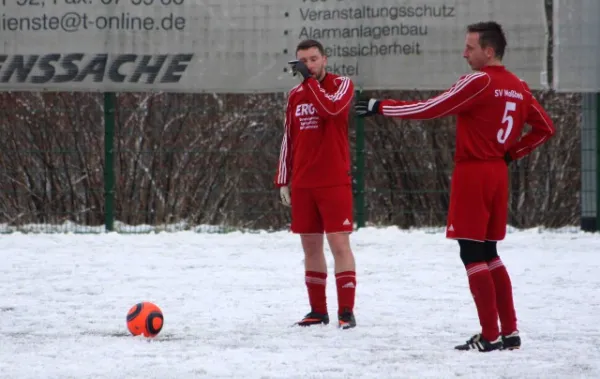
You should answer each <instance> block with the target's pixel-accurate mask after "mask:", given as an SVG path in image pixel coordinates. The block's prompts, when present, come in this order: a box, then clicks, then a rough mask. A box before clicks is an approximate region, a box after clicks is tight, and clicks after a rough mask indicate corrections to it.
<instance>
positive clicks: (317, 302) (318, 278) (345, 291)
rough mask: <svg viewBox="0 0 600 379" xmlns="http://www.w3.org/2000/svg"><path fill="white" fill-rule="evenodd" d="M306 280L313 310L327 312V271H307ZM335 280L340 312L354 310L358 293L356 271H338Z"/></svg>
mask: <svg viewBox="0 0 600 379" xmlns="http://www.w3.org/2000/svg"><path fill="white" fill-rule="evenodd" d="M305 282H306V289H307V290H308V301H309V303H310V307H311V309H312V311H314V312H317V313H323V314H325V313H327V297H326V291H325V288H326V284H327V273H324V272H316V271H306V274H305ZM335 282H336V287H337V297H338V314H340V313H341V312H343V311H344V310H345V309H348V310H349V311H350V312H352V311H353V309H354V298H355V293H356V273H355V272H354V271H344V272H338V273H337V274H335Z"/></svg>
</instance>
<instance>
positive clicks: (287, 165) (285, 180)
mask: <svg viewBox="0 0 600 379" xmlns="http://www.w3.org/2000/svg"><path fill="white" fill-rule="evenodd" d="M291 120H292V118H291V114H290V104H289V98H288V104H287V106H286V111H285V121H284V123H283V138H282V141H281V148H280V150H279V161H278V164H277V170H276V173H275V181H274V183H275V185H276V186H277V187H283V186H287V185H289V182H290V178H291V176H292V133H291Z"/></svg>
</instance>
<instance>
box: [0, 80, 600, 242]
mask: <svg viewBox="0 0 600 379" xmlns="http://www.w3.org/2000/svg"><path fill="white" fill-rule="evenodd" d="M434 94H435V92H416V91H415V92H377V91H374V92H370V93H364V94H363V95H364V96H368V95H374V96H378V97H399V98H400V97H401V98H413V99H417V98H425V97H429V96H432V95H434ZM536 96H538V98H539V99H540V101H541V103H542V104H543V105H544V106H545V107H546V109H547V110H548V112H549V113H550V115H551V116H552V118H553V119H554V121H555V123H556V126H557V134H556V135H555V137H554V138H553V139H552V140H551V141H550V142H549V143H548V144H547V145H545V146H543V147H542V148H540V149H538V150H537V151H536V152H535V153H533V154H532V155H531V156H529V157H527V158H525V159H523V160H522V161H519V162H515V163H513V164H512V165H511V199H510V220H509V223H510V225H512V226H514V227H517V228H528V227H552V228H555V227H565V226H568V227H579V224H580V223H581V224H582V225H583V224H585V225H584V226H585V228H586V229H596V228H597V225H599V224H598V223H596V218H597V214H598V213H597V212H596V210H595V209H594V208H595V207H596V206H597V202H596V199H597V196H598V192H599V191H598V190H597V187H596V186H595V183H596V178H597V176H598V169H597V167H598V166H597V161H598V153H597V152H598V149H596V146H597V145H596V139H597V136H598V135H599V133H598V129H599V128H600V125H598V121H597V116H595V115H597V113H598V103H597V102H598V96H596V95H593V96H591V95H585V96H583V95H581V94H576V93H560V94H557V93H554V92H552V91H543V92H536ZM590 96H591V97H590ZM592 99H593V101H592ZM284 106H285V95H284V94H281V93H273V94H253V95H242V94H228V95H227V94H225V95H217V94H165V93H121V94H113V93H108V94H101V93H36V92H22V93H18V92H8V93H2V94H0V112H1V113H0V116H1V117H0V127H1V130H2V136H3V138H2V140H0V141H1V142H0V172H2V179H1V185H0V230H1V231H2V232H4V233H8V232H12V231H26V232H86V233H92V232H104V231H106V230H109V231H110V230H115V231H119V232H128V233H130V232H136V233H139V232H149V231H159V230H182V229H190V230H203V231H214V232H225V231H230V230H240V229H243V230H256V229H260V230H282V229H285V228H287V226H288V224H289V220H290V219H289V216H290V215H289V210H288V209H287V208H285V207H283V206H281V204H279V202H278V194H277V191H276V189H275V187H274V185H273V177H274V173H275V167H276V165H277V159H278V156H279V146H280V142H281V137H282V131H283V129H282V125H283V118H282V117H283V107H284ZM586 112H587V113H586ZM582 115H584V117H582ZM594 117H596V118H594ZM350 121H351V133H350V142H351V147H352V158H353V162H354V165H353V176H354V191H355V214H356V218H355V221H356V227H357V228H359V227H362V226H365V225H381V226H383V225H397V226H399V227H402V228H410V227H441V226H443V225H444V224H445V215H446V210H447V207H448V188H449V181H450V174H451V170H452V164H453V163H452V154H453V151H454V124H453V122H454V119H452V118H447V119H441V120H430V121H401V120H392V119H383V118H378V117H375V118H369V119H367V120H366V121H362V120H360V121H357V120H355V119H354V118H352V119H351V120H350ZM592 142H593V143H592ZM586 180H587V181H586Z"/></svg>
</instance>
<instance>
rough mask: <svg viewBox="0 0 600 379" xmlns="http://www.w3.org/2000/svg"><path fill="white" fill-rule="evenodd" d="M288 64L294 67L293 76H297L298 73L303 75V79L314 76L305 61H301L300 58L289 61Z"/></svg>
mask: <svg viewBox="0 0 600 379" xmlns="http://www.w3.org/2000/svg"><path fill="white" fill-rule="evenodd" d="M288 64H289V65H290V67H291V69H292V76H296V75H298V74H300V75H301V76H302V80H303V81H304V80H306V79H308V78H310V77H311V76H312V75H311V73H310V70H309V69H308V67H306V65H305V64H304V62H302V61H299V60H293V61H289V62H288Z"/></svg>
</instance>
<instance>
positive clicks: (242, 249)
mask: <svg viewBox="0 0 600 379" xmlns="http://www.w3.org/2000/svg"><path fill="white" fill-rule="evenodd" d="M352 242H353V246H354V250H355V253H356V257H357V264H358V271H357V279H358V286H357V299H356V308H355V312H356V318H357V322H358V327H357V328H355V329H352V330H347V331H341V330H338V329H337V328H336V327H335V323H332V324H330V325H329V326H326V327H314V328H294V327H291V326H290V325H291V324H292V323H293V322H294V321H297V320H298V319H299V318H300V317H301V316H303V315H304V314H305V313H306V312H307V311H308V303H307V298H306V292H305V287H304V271H303V262H302V252H301V249H300V244H299V239H298V237H297V236H294V235H291V234H289V233H285V232H280V233H270V234H269V233H251V234H243V233H230V234H201V233H192V232H178V233H160V234H149V235H120V234H114V233H112V234H104V235H76V234H75V235H74V234H48V235H44V234H37V235H28V234H19V233H14V234H9V235H3V236H0V251H1V260H0V286H1V288H2V297H0V317H1V322H0V341H1V342H0V378H2V379H5V378H15V379H28V378H31V379H34V378H35V379H41V378H61V379H62V378H110V379H117V378H128V379H131V378H144V379H148V378H185V379H187V378H303V379H304V378H324V379H325V378H327V379H329V378H377V379H387V378H437V379H441V378H519V379H525V378H544V379H549V378H600V329H599V326H600V235H593V234H585V233H579V232H543V233H540V232H538V231H537V230H530V231H523V232H513V233H511V234H509V236H508V237H507V240H506V241H505V242H503V243H501V244H500V245H499V250H500V255H501V257H502V258H503V260H504V262H505V264H506V266H507V267H508V270H509V273H510V274H511V276H512V280H513V284H514V292H515V303H516V306H517V316H518V318H519V322H520V324H519V327H520V330H521V335H522V338H523V348H522V349H521V350H518V351H511V352H509V351H504V352H493V353H488V354H481V353H475V352H458V351H454V350H453V349H452V348H453V346H454V345H456V344H458V343H462V342H464V341H465V340H466V339H467V338H468V337H470V336H471V335H472V334H473V333H475V332H477V331H478V330H479V328H478V322H477V318H476V311H475V306H474V304H473V301H472V298H471V295H470V293H469V291H468V285H467V278H466V275H465V272H464V268H463V267H462V265H461V262H460V259H459V257H458V249H457V245H456V244H455V242H452V241H449V240H446V239H445V238H444V237H443V235H442V234H440V233H428V232H426V231H413V232H406V231H399V230H397V229H394V228H390V229H371V228H368V229H361V230H360V231H359V232H357V233H355V234H353V237H352ZM327 254H328V262H329V263H330V264H331V263H332V259H331V254H329V252H328V253H327ZM330 267H331V266H330ZM334 283H335V282H334V278H333V275H332V271H331V270H330V275H329V278H328V300H329V307H330V312H331V313H332V316H334V315H333V313H335V309H336V308H337V305H336V295H335V286H334ZM143 300H148V301H152V302H155V303H156V304H157V305H159V306H160V307H161V308H162V310H163V312H164V317H165V326H164V328H163V330H162V332H161V334H160V335H159V336H158V337H157V338H155V339H153V340H145V339H143V338H141V337H132V336H130V335H128V334H127V329H126V326H125V316H126V313H127V311H128V309H129V308H130V307H131V306H132V305H134V304H135V303H137V302H139V301H143ZM333 318H334V320H335V316H334V317H333Z"/></svg>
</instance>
